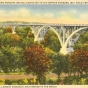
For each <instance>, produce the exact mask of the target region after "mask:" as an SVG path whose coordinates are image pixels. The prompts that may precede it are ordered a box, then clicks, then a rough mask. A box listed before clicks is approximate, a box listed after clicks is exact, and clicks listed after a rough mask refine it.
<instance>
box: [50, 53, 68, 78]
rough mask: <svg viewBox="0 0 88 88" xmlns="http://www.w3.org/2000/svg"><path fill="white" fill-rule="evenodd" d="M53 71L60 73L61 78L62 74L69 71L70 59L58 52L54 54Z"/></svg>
mask: <svg viewBox="0 0 88 88" xmlns="http://www.w3.org/2000/svg"><path fill="white" fill-rule="evenodd" d="M51 68H52V72H53V73H55V74H57V75H58V79H59V78H60V75H61V74H62V73H63V72H64V73H67V72H68V59H67V58H66V56H65V55H63V54H60V53H56V54H54V55H53V60H52V65H51Z"/></svg>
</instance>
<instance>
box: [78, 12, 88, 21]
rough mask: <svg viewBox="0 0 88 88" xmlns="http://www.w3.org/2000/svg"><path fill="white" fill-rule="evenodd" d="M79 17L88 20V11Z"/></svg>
mask: <svg viewBox="0 0 88 88" xmlns="http://www.w3.org/2000/svg"><path fill="white" fill-rule="evenodd" d="M79 17H80V19H83V20H88V14H86V13H83V14H81V15H80V16H79Z"/></svg>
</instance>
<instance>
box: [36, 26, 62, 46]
mask: <svg viewBox="0 0 88 88" xmlns="http://www.w3.org/2000/svg"><path fill="white" fill-rule="evenodd" d="M45 27H49V28H50V29H51V30H53V32H54V33H55V34H56V35H57V37H58V40H59V41H60V44H61V47H62V40H61V38H60V36H59V34H58V33H57V31H56V30H55V29H54V28H53V27H51V26H43V27H41V28H40V29H39V31H38V33H37V35H36V40H37V39H38V36H39V33H40V32H41V30H42V29H43V28H45Z"/></svg>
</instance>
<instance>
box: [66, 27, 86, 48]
mask: <svg viewBox="0 0 88 88" xmlns="http://www.w3.org/2000/svg"><path fill="white" fill-rule="evenodd" d="M87 28H88V27H83V28H79V29H77V30H76V31H74V32H73V33H72V34H71V35H70V36H69V37H68V38H67V40H66V42H65V47H67V44H68V41H69V40H70V38H71V37H72V36H73V35H74V34H75V33H77V32H79V31H81V30H85V29H87Z"/></svg>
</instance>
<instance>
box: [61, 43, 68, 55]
mask: <svg viewBox="0 0 88 88" xmlns="http://www.w3.org/2000/svg"><path fill="white" fill-rule="evenodd" d="M60 53H62V54H64V55H66V54H68V51H67V48H66V47H65V46H64V45H63V46H62V48H61V49H60Z"/></svg>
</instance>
